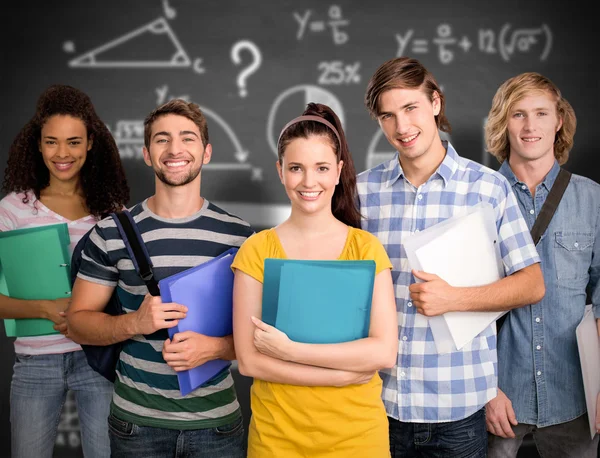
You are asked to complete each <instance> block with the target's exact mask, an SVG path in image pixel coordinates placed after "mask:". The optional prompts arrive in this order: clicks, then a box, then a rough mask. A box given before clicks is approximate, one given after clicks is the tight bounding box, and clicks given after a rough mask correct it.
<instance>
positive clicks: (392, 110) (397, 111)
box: [377, 88, 440, 161]
mask: <svg viewBox="0 0 600 458" xmlns="http://www.w3.org/2000/svg"><path fill="white" fill-rule="evenodd" d="M378 108H379V109H378V115H377V120H378V121H379V125H380V126H381V129H382V131H383V133H384V135H385V137H386V138H387V140H388V142H389V143H390V144H391V145H392V146H393V147H394V148H395V149H396V151H398V153H399V154H400V159H401V160H408V161H411V160H415V159H418V158H419V157H422V156H424V155H425V154H426V153H427V152H429V151H430V150H431V149H432V147H433V146H434V145H436V144H437V143H439V141H440V140H439V133H438V127H437V125H436V122H435V116H437V115H438V114H439V112H440V100H439V97H438V96H437V93H434V98H433V101H431V100H429V97H428V96H427V94H426V93H425V92H424V91H423V90H422V89H420V88H419V89H400V88H395V89H390V90H387V91H385V92H384V93H383V94H381V96H380V98H379V105H378Z"/></svg>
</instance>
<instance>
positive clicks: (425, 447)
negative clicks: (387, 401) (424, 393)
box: [388, 409, 487, 458]
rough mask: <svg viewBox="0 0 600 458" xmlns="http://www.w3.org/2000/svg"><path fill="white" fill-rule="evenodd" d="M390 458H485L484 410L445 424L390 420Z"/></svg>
mask: <svg viewBox="0 0 600 458" xmlns="http://www.w3.org/2000/svg"><path fill="white" fill-rule="evenodd" d="M388 420H389V423H390V452H391V455H392V458H400V457H407V458H408V457H422V458H485V457H486V456H487V430H486V426H485V409H481V410H479V411H477V412H475V413H474V414H473V415H471V416H470V417H467V418H465V419H463V420H458V421H452V422H447V423H403V422H400V421H398V420H394V419H393V418H389V417H388Z"/></svg>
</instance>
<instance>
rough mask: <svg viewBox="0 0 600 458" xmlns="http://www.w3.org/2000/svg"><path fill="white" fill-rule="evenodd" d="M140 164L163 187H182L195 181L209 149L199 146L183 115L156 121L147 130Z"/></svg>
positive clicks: (191, 125) (196, 132)
mask: <svg viewBox="0 0 600 458" xmlns="http://www.w3.org/2000/svg"><path fill="white" fill-rule="evenodd" d="M143 151H144V161H145V162H146V164H147V165H149V166H151V167H152V168H153V169H154V173H155V174H156V177H157V178H158V179H159V180H160V181H161V182H162V183H164V184H166V185H167V186H184V185H186V184H188V183H191V182H192V181H194V180H196V179H199V176H200V171H201V170H202V165H203V164H208V162H210V158H211V154H212V147H211V145H210V143H209V144H208V145H206V147H205V146H204V145H203V143H202V137H201V135H200V130H199V129H198V126H196V124H194V122H193V121H192V120H190V119H188V118H186V117H185V116H179V115H174V114H168V115H164V116H160V117H159V118H157V119H156V120H155V121H154V123H153V125H152V129H151V135H150V142H149V149H148V148H146V147H144V150H143Z"/></svg>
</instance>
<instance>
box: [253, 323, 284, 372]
mask: <svg viewBox="0 0 600 458" xmlns="http://www.w3.org/2000/svg"><path fill="white" fill-rule="evenodd" d="M251 319H252V323H254V326H256V328H255V329H254V346H255V347H256V349H257V350H258V351H259V352H261V353H262V354H263V355H266V356H270V357H271V358H277V359H281V360H283V361H290V360H291V359H290V352H291V350H292V348H293V345H294V342H293V341H292V340H290V339H289V337H288V336H287V335H286V334H285V333H284V332H281V331H280V330H279V329H277V328H275V327H273V326H270V325H268V324H267V323H265V322H263V321H261V320H259V319H258V318H256V317H254V316H253V317H251Z"/></svg>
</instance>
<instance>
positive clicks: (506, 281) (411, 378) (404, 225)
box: [358, 57, 544, 458]
mask: <svg viewBox="0 0 600 458" xmlns="http://www.w3.org/2000/svg"><path fill="white" fill-rule="evenodd" d="M365 102H366V104H367V107H368V109H369V111H370V113H371V115H372V116H373V117H374V118H376V119H377V121H378V122H379V125H380V127H381V129H382V131H383V133H384V135H385V136H386V138H387V140H388V141H389V143H390V144H391V145H392V146H393V147H394V148H395V149H396V150H397V151H398V156H397V157H395V158H394V159H392V160H390V161H388V162H385V163H383V164H380V165H378V166H376V167H374V168H372V169H370V170H367V171H365V172H363V173H361V174H360V175H359V176H358V192H359V202H360V208H361V213H362V215H363V216H364V219H363V224H362V225H363V229H365V230H368V231H369V232H371V233H373V234H375V235H376V236H377V237H378V238H379V239H380V240H381V242H382V243H383V245H384V246H385V248H386V250H387V253H388V255H389V257H390V260H391V261H392V264H393V265H394V268H393V270H392V278H393V280H394V286H395V291H396V307H397V311H398V324H399V326H398V338H399V343H398V359H397V362H396V365H395V366H394V367H393V368H392V369H386V370H383V371H380V375H381V377H382V379H383V392H382V396H383V401H384V404H385V407H386V410H387V413H388V417H389V423H390V448H391V455H392V457H394V458H396V457H412V456H420V457H442V456H443V457H454V456H460V457H463V458H475V457H485V456H486V451H487V433H486V424H485V411H484V406H485V404H486V403H487V402H488V401H489V400H490V399H492V398H494V397H495V396H496V390H497V367H496V366H497V357H496V333H495V326H494V325H491V326H489V327H488V328H487V329H486V330H485V331H483V332H482V333H480V334H479V335H478V336H477V337H476V338H475V339H473V340H472V341H471V342H470V343H468V344H466V345H465V346H464V347H462V348H461V349H460V350H454V351H451V352H449V353H438V351H437V349H436V346H435V343H434V341H433V336H432V333H431V328H430V327H429V323H428V318H427V317H429V316H436V315H441V314H443V313H445V312H450V311H502V310H509V309H511V308H514V307H520V306H523V305H527V304H529V303H534V302H537V301H538V300H540V299H541V297H542V296H543V295H544V283H543V278H542V274H541V270H540V267H539V261H540V259H539V257H538V254H537V252H536V250H535V246H534V245H533V241H532V239H531V235H530V233H529V230H528V229H527V225H526V224H525V221H524V220H523V217H522V215H521V213H520V211H519V207H518V204H517V202H516V200H515V197H514V194H513V193H512V191H511V189H510V186H509V184H508V182H507V181H506V179H505V178H504V177H503V176H502V175H500V174H498V173H496V172H494V171H492V170H491V169H488V168H486V167H483V166H482V165H480V164H477V163H476V162H473V161H470V160H467V159H464V158H461V157H460V156H459V155H458V154H457V153H456V151H455V150H454V148H453V147H452V145H451V144H450V143H449V142H445V141H442V140H441V138H440V133H439V131H440V130H442V131H445V132H449V131H450V124H449V122H448V120H447V119H446V117H445V115H444V108H445V100H444V95H443V93H442V91H441V90H440V88H439V86H438V84H437V82H436V81H435V79H434V77H433V75H431V73H429V72H428V71H427V70H426V69H425V68H424V67H423V66H422V65H421V63H420V62H418V61H417V60H415V59H409V58H406V57H402V58H396V59H392V60H389V61H387V62H386V63H384V64H383V65H382V66H381V67H379V69H378V70H377V71H376V72H375V74H374V75H373V76H372V78H371V80H370V81H369V84H368V87H367V92H366V96H365ZM479 202H489V203H490V204H491V205H492V206H493V208H494V210H495V214H496V227H497V229H498V234H499V244H500V252H501V255H502V260H503V265H504V270H505V273H506V277H505V278H503V279H502V280H499V281H497V282H495V283H492V284H490V285H485V286H481V287H468V288H466V287H463V288H458V287H452V286H450V285H448V283H446V282H445V281H444V280H443V279H441V278H439V277H438V276H437V275H434V274H431V273H427V272H415V271H411V269H410V267H409V265H408V260H407V257H406V252H405V250H404V246H403V245H402V243H403V240H404V238H405V237H407V236H409V235H411V234H413V233H415V232H418V231H422V230H424V229H426V228H428V227H431V226H433V225H435V224H437V223H439V222H441V221H444V220H446V219H448V218H450V217H452V216H454V215H457V214H460V213H461V212H462V211H464V209H465V208H468V207H471V206H474V205H476V204H478V203H479ZM440 256H443V253H440ZM415 279H418V280H421V281H422V282H420V283H415Z"/></svg>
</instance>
